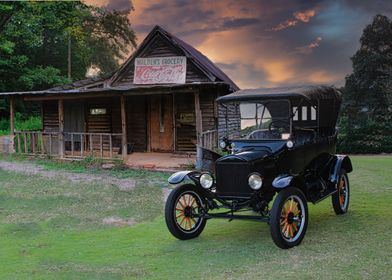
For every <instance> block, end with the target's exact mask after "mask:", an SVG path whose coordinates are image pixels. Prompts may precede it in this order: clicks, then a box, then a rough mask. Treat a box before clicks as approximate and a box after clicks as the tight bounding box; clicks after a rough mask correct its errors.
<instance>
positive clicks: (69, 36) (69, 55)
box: [68, 34, 71, 80]
mask: <svg viewBox="0 0 392 280" xmlns="http://www.w3.org/2000/svg"><path fill="white" fill-rule="evenodd" d="M68 79H70V80H71V34H68Z"/></svg>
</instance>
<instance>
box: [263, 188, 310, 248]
mask: <svg viewBox="0 0 392 280" xmlns="http://www.w3.org/2000/svg"><path fill="white" fill-rule="evenodd" d="M307 226H308V206H307V203H306V198H305V196H304V194H303V193H302V191H301V190H299V189H297V188H293V187H289V188H287V189H284V190H282V191H280V192H279V193H278V195H277V197H276V199H275V200H274V203H273V205H272V209H271V212H270V231H271V236H272V239H273V240H274V242H275V244H276V245H277V246H278V247H280V248H282V249H288V248H291V247H294V246H297V245H298V244H300V243H301V241H302V239H303V238H304V236H305V233H306V229H307Z"/></svg>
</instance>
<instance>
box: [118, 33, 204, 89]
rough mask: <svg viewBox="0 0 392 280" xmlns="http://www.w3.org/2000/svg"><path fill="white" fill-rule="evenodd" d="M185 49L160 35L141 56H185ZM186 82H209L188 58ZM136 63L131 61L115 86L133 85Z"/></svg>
mask: <svg viewBox="0 0 392 280" xmlns="http://www.w3.org/2000/svg"><path fill="white" fill-rule="evenodd" d="M184 55H185V54H184V53H183V51H182V50H181V49H179V48H177V47H175V46H173V45H172V44H171V43H170V42H168V41H167V40H166V39H165V38H163V37H162V36H160V35H158V36H156V37H155V39H154V40H152V41H151V43H150V45H149V46H148V47H147V48H146V49H145V51H144V52H143V53H141V55H140V56H139V57H164V56H184ZM186 68H187V69H186V83H192V82H208V81H209V80H208V78H207V77H206V76H205V74H204V73H202V72H201V71H200V70H199V69H198V68H196V66H195V65H194V64H193V63H192V62H191V61H190V60H189V59H187V65H186ZM134 70H135V65H134V62H133V61H132V63H130V64H129V65H128V66H127V67H126V68H125V69H124V70H123V72H122V74H121V75H119V77H118V78H117V79H116V81H114V83H113V86H120V85H132V84H133V75H134Z"/></svg>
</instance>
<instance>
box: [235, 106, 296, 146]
mask: <svg viewBox="0 0 392 280" xmlns="http://www.w3.org/2000/svg"><path fill="white" fill-rule="evenodd" d="M289 105H290V104H289V102H288V101H287V100H276V101H275V100H273V101H262V102H260V101H257V102H256V101H255V102H238V103H236V107H237V108H238V109H239V115H240V124H239V126H240V131H239V133H237V135H238V134H239V136H240V139H247V140H286V139H289V138H290V127H291V122H290V109H289V108H290V106H289Z"/></svg>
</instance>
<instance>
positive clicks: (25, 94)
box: [0, 82, 230, 100]
mask: <svg viewBox="0 0 392 280" xmlns="http://www.w3.org/2000/svg"><path fill="white" fill-rule="evenodd" d="M207 88H209V89H211V88H215V89H218V88H219V89H224V90H227V91H229V89H230V85H228V84H226V83H222V82H208V83H190V84H164V85H163V84H162V85H138V86H128V87H106V88H93V89H71V90H59V91H53V90H41V91H21V92H0V97H3V96H4V97H9V96H13V97H21V98H23V99H24V100H50V99H60V98H62V99H79V98H97V97H109V96H120V95H153V94H170V93H174V92H178V91H181V92H195V91H200V90H203V89H207Z"/></svg>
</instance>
